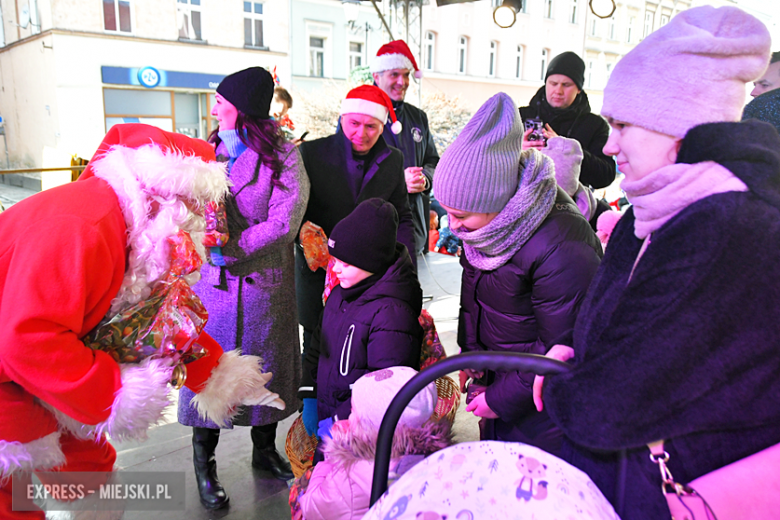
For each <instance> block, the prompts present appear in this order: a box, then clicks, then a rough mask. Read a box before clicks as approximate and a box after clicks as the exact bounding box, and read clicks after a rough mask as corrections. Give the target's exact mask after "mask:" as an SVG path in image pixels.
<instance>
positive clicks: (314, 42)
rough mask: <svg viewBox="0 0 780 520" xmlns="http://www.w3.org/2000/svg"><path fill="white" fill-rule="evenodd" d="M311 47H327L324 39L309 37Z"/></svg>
mask: <svg viewBox="0 0 780 520" xmlns="http://www.w3.org/2000/svg"><path fill="white" fill-rule="evenodd" d="M309 47H316V48H318V49H322V48H324V47H325V40H324V39H323V38H315V37H314V36H311V37H309Z"/></svg>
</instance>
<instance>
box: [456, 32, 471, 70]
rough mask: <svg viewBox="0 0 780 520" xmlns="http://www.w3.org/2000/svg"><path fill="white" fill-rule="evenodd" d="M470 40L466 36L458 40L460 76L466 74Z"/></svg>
mask: <svg viewBox="0 0 780 520" xmlns="http://www.w3.org/2000/svg"><path fill="white" fill-rule="evenodd" d="M468 51H469V40H468V38H466V37H465V36H460V37H459V38H458V74H465V73H466V65H467V64H466V58H467V57H468Z"/></svg>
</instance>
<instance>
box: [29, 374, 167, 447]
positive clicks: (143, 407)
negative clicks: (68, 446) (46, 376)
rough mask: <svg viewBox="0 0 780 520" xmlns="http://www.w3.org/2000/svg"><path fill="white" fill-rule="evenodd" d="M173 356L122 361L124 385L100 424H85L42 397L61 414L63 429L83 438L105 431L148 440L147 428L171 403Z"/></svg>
mask: <svg viewBox="0 0 780 520" xmlns="http://www.w3.org/2000/svg"><path fill="white" fill-rule="evenodd" d="M170 364H171V361H170V360H169V359H159V358H147V359H145V360H143V361H142V362H141V363H140V364H137V365H120V368H121V371H122V388H120V389H119V391H118V392H117V393H116V395H115V396H114V402H113V404H112V405H111V415H110V416H109V417H108V419H107V420H106V421H105V422H102V423H100V424H97V425H89V424H84V423H82V422H79V421H77V420H76V419H74V418H72V417H70V416H68V415H66V414H64V413H63V412H61V411H60V410H57V409H56V408H54V407H53V406H51V405H50V404H48V403H44V402H43V401H39V402H40V403H41V405H43V406H44V407H45V408H46V409H47V410H49V411H51V412H52V413H53V414H54V416H55V417H56V418H57V423H58V424H59V427H60V431H66V432H68V433H70V434H71V435H73V436H74V437H76V438H79V439H85V440H86V439H100V438H101V437H102V436H103V434H104V433H105V434H107V435H108V436H109V438H111V439H114V440H118V441H122V440H127V439H136V440H145V439H146V438H147V430H148V429H149V428H151V427H152V426H154V425H155V424H157V423H159V422H160V421H161V420H162V418H163V413H164V411H165V409H166V408H167V407H168V406H170V405H171V404H172V403H171V400H170V398H171V389H170V387H169V386H168V383H169V382H170V381H171V376H172V374H173V367H172V366H170Z"/></svg>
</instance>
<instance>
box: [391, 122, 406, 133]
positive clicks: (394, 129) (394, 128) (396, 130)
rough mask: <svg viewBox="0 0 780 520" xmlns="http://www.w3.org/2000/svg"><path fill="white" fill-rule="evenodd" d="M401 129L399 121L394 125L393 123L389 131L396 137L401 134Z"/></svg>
mask: <svg viewBox="0 0 780 520" xmlns="http://www.w3.org/2000/svg"><path fill="white" fill-rule="evenodd" d="M403 129H404V127H403V125H402V124H401V122H400V121H396V122H395V123H393V124H392V125H390V130H392V132H393V133H394V134H395V135H398V134H400V133H401V130H403Z"/></svg>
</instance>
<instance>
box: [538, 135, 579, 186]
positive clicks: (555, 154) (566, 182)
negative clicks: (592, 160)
mask: <svg viewBox="0 0 780 520" xmlns="http://www.w3.org/2000/svg"><path fill="white" fill-rule="evenodd" d="M540 152H542V153H543V154H544V155H546V156H547V157H549V158H550V159H552V160H553V163H554V164H555V180H556V181H557V182H558V186H560V187H561V189H562V190H563V191H565V192H566V193H568V194H569V196H570V197H573V196H574V194H575V193H576V192H577V190H578V189H579V187H580V167H581V165H582V157H583V155H582V146H581V145H580V143H579V141H577V140H576V139H569V138H568V137H560V136H558V137H551V138H550V140H549V141H547V146H546V147H545V148H542V149H541V150H540Z"/></svg>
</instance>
